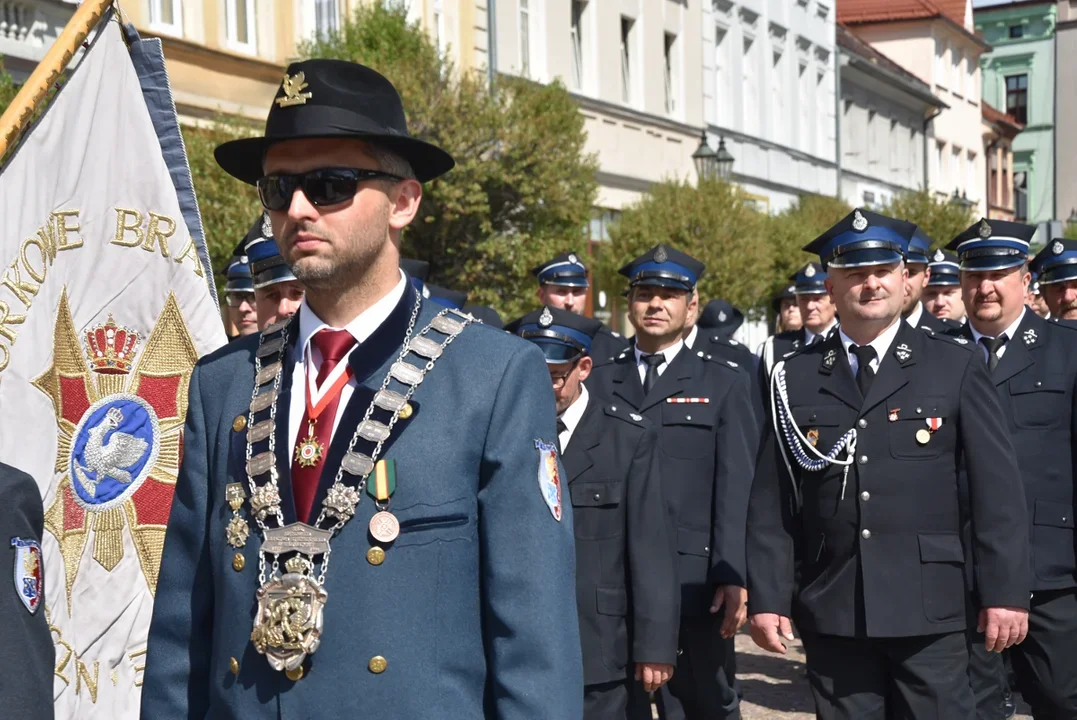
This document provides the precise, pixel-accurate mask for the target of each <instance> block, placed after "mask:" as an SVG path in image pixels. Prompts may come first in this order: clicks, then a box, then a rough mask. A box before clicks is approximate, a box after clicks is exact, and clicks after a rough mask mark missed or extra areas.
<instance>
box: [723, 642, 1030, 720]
mask: <svg viewBox="0 0 1077 720" xmlns="http://www.w3.org/2000/svg"><path fill="white" fill-rule="evenodd" d="M737 674H738V676H739V677H740V682H741V685H742V686H743V687H744V704H743V705H742V708H743V713H742V714H743V718H744V720H810V718H814V717H815V712H814V705H813V704H812V699H811V691H810V690H809V689H808V681H807V679H806V678H805V676H804V650H803V648H802V647H801V645H800V641H799V640H797V641H795V642H794V643H793V646H792V647H790V648H789V652H788V653H787V654H786V655H785V656H778V655H773V654H771V653H766V652H763V651H762V650H760V649H759V648H758V647H756V645H755V643H753V642H752V639H751V638H750V637H749V636H748V633H747V632H742V633H741V634H740V635H738V636H737ZM1022 710H1024V711H1026V712H1027V710H1028V708H1027V707H1024V708H1022ZM1015 718H1016V719H1017V720H1031V718H1032V716H1031V715H1023V714H1018V715H1016V716H1015Z"/></svg>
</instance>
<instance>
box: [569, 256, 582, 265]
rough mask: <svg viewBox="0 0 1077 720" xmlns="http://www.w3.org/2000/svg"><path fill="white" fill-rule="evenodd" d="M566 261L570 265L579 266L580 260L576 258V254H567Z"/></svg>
mask: <svg viewBox="0 0 1077 720" xmlns="http://www.w3.org/2000/svg"><path fill="white" fill-rule="evenodd" d="M568 261H569V262H570V263H572V264H573V265H579V264H580V259H579V258H578V257H576V253H569V256H568Z"/></svg>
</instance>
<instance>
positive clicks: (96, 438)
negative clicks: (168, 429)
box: [68, 393, 161, 511]
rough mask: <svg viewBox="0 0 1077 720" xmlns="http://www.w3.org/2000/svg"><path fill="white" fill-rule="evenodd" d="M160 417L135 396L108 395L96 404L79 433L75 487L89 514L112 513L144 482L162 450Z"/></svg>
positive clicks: (73, 445) (74, 456) (74, 461)
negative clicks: (112, 509) (104, 511)
mask: <svg viewBox="0 0 1077 720" xmlns="http://www.w3.org/2000/svg"><path fill="white" fill-rule="evenodd" d="M160 435H161V433H160V427H159V425H158V421H157V414H156V413H155V412H154V411H153V408H152V407H150V405H149V403H147V402H146V401H145V400H143V399H142V398H140V397H138V396H137V395H129V394H123V393H121V394H116V395H110V396H108V397H106V398H103V399H102V400H99V401H97V402H96V403H94V404H93V405H92V406H90V408H89V409H88V410H87V411H86V412H85V413H84V414H83V416H82V419H81V420H80V421H79V424H78V425H77V426H76V427H75V432H74V433H73V438H74V439H73V441H72V443H71V461H70V467H69V468H68V469H69V471H70V473H71V487H72V489H73V490H74V497H75V501H76V502H77V503H78V504H79V505H81V506H82V507H84V508H86V509H87V510H94V511H101V510H108V509H109V508H112V507H115V506H117V505H119V504H120V503H122V502H123V501H124V500H126V499H127V498H129V497H130V496H131V495H132V494H133V493H134V492H135V491H136V490H138V488H139V486H141V485H142V483H143V482H144V481H145V480H146V478H147V477H148V476H149V474H150V472H151V471H152V470H153V466H154V463H156V462H157V453H158V451H159V450H160Z"/></svg>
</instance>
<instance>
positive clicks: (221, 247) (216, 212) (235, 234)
mask: <svg viewBox="0 0 1077 720" xmlns="http://www.w3.org/2000/svg"><path fill="white" fill-rule="evenodd" d="M180 131H181V133H182V134H183V144H184V145H185V146H186V148H187V162H188V163H189V164H190V166H191V179H192V181H193V182H194V191H195V196H196V197H197V198H198V210H199V212H200V213H201V214H202V227H203V230H204V231H205V237H206V245H207V246H208V248H209V256H210V259H212V261H213V268H214V270H215V271H216V273H215V274H216V279H217V288H218V290H221V289H222V288H223V286H224V277H223V270H224V268H225V267H226V266H227V265H228V259H229V258H230V257H232V251H233V250H235V249H236V245H237V244H238V243H239V241H240V240H242V239H243V237H244V236H245V235H246V234H247V231H248V230H250V228H251V223H253V222H254V220H255V218H256V217H258V215H259V214H261V212H262V206H261V203H260V202H259V201H258V191H257V190H255V189H254V187H252V186H250V185H247V184H245V183H241V182H239V181H238V180H236V179H235V178H233V177H232V176H231V175H229V174H228V173H226V172H225V171H224V170H222V169H221V168H220V166H219V165H217V161H216V160H215V159H214V158H213V149H214V148H216V147H217V146H218V145H220V144H221V143H223V142H227V141H228V140H233V139H235V138H237V137H242V136H244V135H250V134H252V132H253V131H254V128H253V127H252V126H250V125H249V124H247V123H245V122H243V121H242V120H238V119H236V118H230V117H227V116H223V115H222V116H218V117H217V119H216V120H215V121H213V122H212V123H210V124H209V125H207V126H205V127H197V126H182V127H181V128H180Z"/></svg>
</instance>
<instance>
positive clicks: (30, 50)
mask: <svg viewBox="0 0 1077 720" xmlns="http://www.w3.org/2000/svg"><path fill="white" fill-rule="evenodd" d="M77 5H78V3H77V2H76V1H75V0H13V1H12V0H6V1H5V2H0V58H2V59H3V63H4V70H5V71H6V72H8V73H9V74H10V75H11V76H12V78H14V80H15V82H17V83H23V82H25V81H26V78H28V77H30V73H32V72H33V71H34V68H35V67H37V64H38V63H39V62H41V60H42V58H44V57H45V53H46V52H48V50H49V48H50V47H51V46H52V44H53V43H54V42H56V38H57V37H59V35H60V33H61V32H63V29H64V26H65V25H66V24H67V21H68V20H70V19H71V15H72V13H74V12H75V8H76V6H77Z"/></svg>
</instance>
